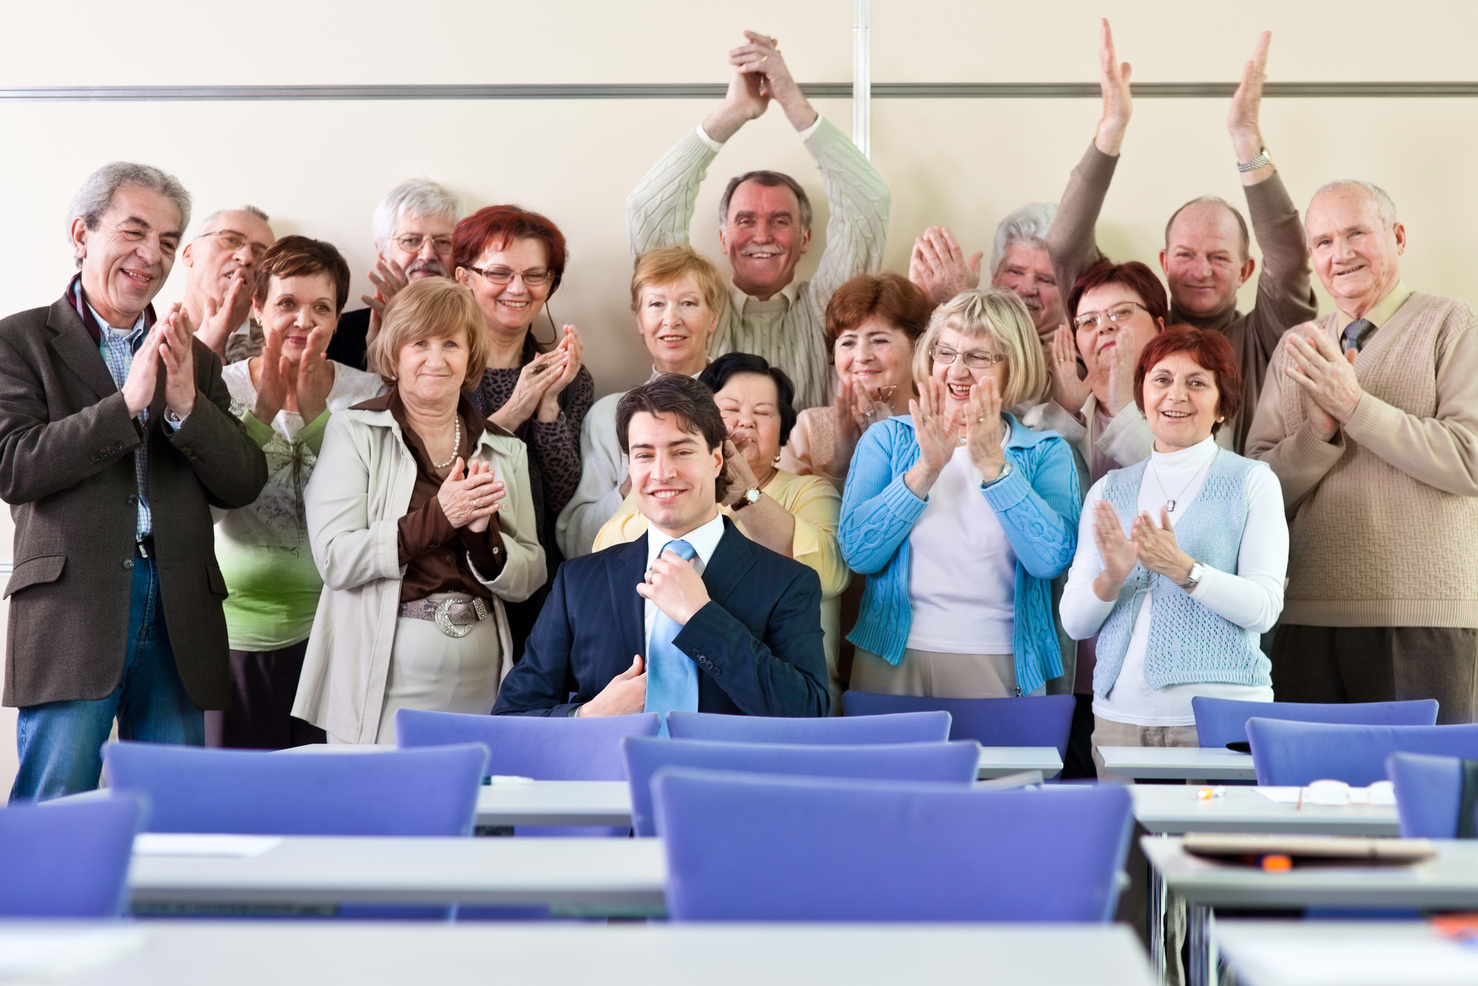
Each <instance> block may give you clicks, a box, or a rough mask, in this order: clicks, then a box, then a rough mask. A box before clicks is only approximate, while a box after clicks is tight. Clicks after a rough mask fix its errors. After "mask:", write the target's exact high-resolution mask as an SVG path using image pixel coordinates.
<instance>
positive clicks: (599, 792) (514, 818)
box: [477, 781, 631, 828]
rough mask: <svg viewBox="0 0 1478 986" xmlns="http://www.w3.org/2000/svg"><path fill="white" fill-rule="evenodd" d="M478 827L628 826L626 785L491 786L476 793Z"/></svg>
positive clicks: (628, 791) (536, 783)
mask: <svg viewBox="0 0 1478 986" xmlns="http://www.w3.org/2000/svg"><path fill="white" fill-rule="evenodd" d="M477 824H478V825H489V826H491V825H606V826H610V827H612V828H627V827H629V826H630V825H631V785H629V784H627V783H626V782H625V781H532V782H530V783H527V784H506V783H505V784H491V785H486V786H484V787H483V788H482V789H481V790H479V791H478V793H477Z"/></svg>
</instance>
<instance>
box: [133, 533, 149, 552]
mask: <svg viewBox="0 0 1478 986" xmlns="http://www.w3.org/2000/svg"><path fill="white" fill-rule="evenodd" d="M133 553H134V554H136V555H138V556H139V557H140V558H153V557H154V536H153V535H152V534H151V535H150V536H149V537H146V538H142V539H140V540H138V541H135V542H134V543H133Z"/></svg>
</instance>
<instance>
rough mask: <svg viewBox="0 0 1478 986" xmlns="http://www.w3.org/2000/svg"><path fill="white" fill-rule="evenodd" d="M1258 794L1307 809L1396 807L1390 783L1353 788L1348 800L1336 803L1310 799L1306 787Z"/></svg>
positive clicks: (1271, 789)
mask: <svg viewBox="0 0 1478 986" xmlns="http://www.w3.org/2000/svg"><path fill="white" fill-rule="evenodd" d="M1257 793H1258V794H1261V795H1262V796H1263V797H1265V798H1267V799H1268V800H1269V801H1271V802H1273V803H1274V804H1280V805H1296V804H1298V803H1299V801H1300V800H1302V802H1303V804H1304V805H1305V806H1306V807H1307V806H1310V805H1336V804H1337V805H1339V806H1342V805H1371V806H1373V807H1387V808H1393V807H1395V805H1396V789H1395V787H1393V786H1392V784H1391V782H1390V781H1376V782H1375V783H1374V784H1372V785H1370V786H1369V787H1352V788H1348V789H1347V793H1346V800H1343V801H1339V802H1337V803H1336V802H1334V801H1331V800H1316V799H1314V798H1311V797H1310V791H1309V788H1306V787H1272V786H1268V787H1261V786H1260V787H1258V788H1257Z"/></svg>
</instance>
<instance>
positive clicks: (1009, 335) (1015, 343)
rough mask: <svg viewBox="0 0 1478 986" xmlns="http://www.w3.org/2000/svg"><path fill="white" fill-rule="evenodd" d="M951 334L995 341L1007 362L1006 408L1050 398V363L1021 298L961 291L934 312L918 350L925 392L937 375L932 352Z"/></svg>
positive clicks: (917, 371)
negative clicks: (950, 331)
mask: <svg viewBox="0 0 1478 986" xmlns="http://www.w3.org/2000/svg"><path fill="white" fill-rule="evenodd" d="M945 329H953V330H954V331H956V332H958V333H960V335H962V336H966V337H968V338H972V339H989V340H990V341H991V343H992V344H993V345H994V346H995V347H996V349H997V350H998V351H999V352H1000V353H1001V354H1002V355H1004V356H1005V357H1006V360H1005V363H1006V386H1005V388H1004V390H1003V392H1002V394H1001V407H1002V408H1004V409H1006V410H1010V409H1011V408H1014V407H1020V406H1022V405H1024V404H1035V403H1036V402H1038V401H1040V400H1041V399H1042V398H1043V397H1044V396H1045V395H1046V393H1047V388H1048V387H1049V386H1050V384H1051V379H1050V378H1049V377H1048V375H1047V360H1046V358H1045V357H1043V356H1042V343H1041V340H1040V339H1038V337H1037V329H1036V326H1034V325H1033V324H1032V319H1031V315H1029V314H1028V313H1027V310H1026V305H1025V303H1023V302H1022V300H1021V299H1020V298H1019V297H1017V295H1016V292H1014V291H1004V290H999V289H996V288H977V289H975V290H973V291H961V292H960V293H959V294H957V295H955V296H954V297H953V298H951V299H950V300H949V301H946V302H945V303H944V304H942V305H940V306H939V307H938V308H936V309H934V315H933V316H932V317H931V318H930V319H929V328H928V329H926V330H924V337H923V338H922V339H920V340H919V344H918V345H917V346H916V347H914V356H913V375H914V381H915V382H916V383H918V384H919V385H920V386H922V385H923V384H924V382H925V381H926V380H928V379H929V377H930V376H931V375H932V374H933V371H934V357H933V356H931V355H930V350H932V349H933V348H934V343H935V342H937V341H938V340H939V334H940V333H941V332H943V331H944V330H945Z"/></svg>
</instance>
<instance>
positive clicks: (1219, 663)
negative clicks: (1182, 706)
mask: <svg viewBox="0 0 1478 986" xmlns="http://www.w3.org/2000/svg"><path fill="white" fill-rule="evenodd" d="M1148 464H1149V460H1148V459H1146V460H1144V461H1143V462H1140V463H1138V464H1136V465H1133V466H1129V467H1128V468H1126V469H1115V470H1114V471H1113V472H1111V473H1109V474H1108V476H1107V477H1105V479H1104V484H1103V498H1104V500H1105V501H1107V502H1108V503H1109V505H1111V506H1112V507H1113V508H1114V511H1115V512H1116V513H1117V514H1118V515H1119V522H1120V523H1121V524H1123V526H1124V533H1125V535H1126V536H1127V534H1128V533H1129V529H1130V527H1131V525H1133V523H1134V517H1135V515H1136V514H1137V513H1138V507H1139V484H1140V483H1141V482H1142V481H1143V479H1144V471H1145V467H1146V466H1147V465H1148ZM1257 468H1262V469H1266V468H1267V463H1264V462H1254V461H1252V460H1251V459H1244V458H1242V457H1241V456H1240V455H1236V454H1235V453H1232V452H1228V451H1227V450H1226V449H1217V452H1216V456H1215V458H1213V459H1212V460H1211V471H1210V472H1209V473H1208V474H1207V476H1206V483H1205V485H1204V486H1202V487H1201V492H1200V493H1198V494H1196V498H1195V499H1194V500H1192V501H1191V503H1190V504H1189V505H1188V506H1187V507H1186V509H1185V513H1184V514H1183V515H1182V516H1181V518H1180V519H1179V521H1177V522H1176V524H1175V540H1176V542H1177V543H1178V544H1179V545H1180V550H1182V551H1184V552H1185V553H1186V554H1188V555H1190V556H1191V557H1192V558H1194V559H1196V560H1197V561H1199V562H1200V563H1201V564H1203V565H1206V566H1207V567H1209V568H1215V569H1218V570H1220V571H1223V572H1233V573H1235V572H1236V571H1237V555H1238V552H1239V551H1240V550H1241V545H1242V531H1243V529H1244V528H1245V527H1246V524H1247V475H1248V473H1250V472H1251V471H1252V470H1253V469H1257ZM1158 520H1159V518H1156V521H1157V522H1158ZM1146 597H1148V598H1149V600H1150V620H1151V622H1150V640H1149V649H1148V651H1147V652H1146V653H1145V657H1144V676H1145V679H1146V680H1147V681H1149V683H1150V685H1151V686H1152V687H1154V688H1164V687H1165V686H1166V685H1185V684H1191V683H1194V682H1201V681H1215V682H1223V683H1225V684H1231V685H1264V686H1265V685H1270V684H1272V678H1271V677H1270V675H1269V672H1270V670H1271V668H1272V665H1271V664H1270V663H1269V661H1268V659H1267V657H1266V656H1264V654H1263V652H1262V651H1261V650H1260V649H1258V645H1257V644H1258V637H1257V634H1255V633H1253V632H1252V631H1251V630H1248V629H1245V628H1243V627H1239V626H1237V625H1236V624H1235V623H1233V622H1231V621H1230V620H1228V619H1226V618H1225V617H1222V616H1218V615H1217V614H1216V613H1213V612H1212V611H1211V610H1209V609H1207V608H1206V607H1205V606H1202V605H1201V604H1200V603H1197V602H1195V601H1194V600H1192V599H1191V597H1190V595H1189V594H1188V593H1187V592H1186V591H1185V590H1184V589H1182V588H1181V587H1180V586H1178V585H1176V584H1175V582H1173V581H1172V580H1170V579H1167V578H1166V577H1165V576H1163V575H1156V574H1153V573H1151V572H1149V571H1146V570H1145V568H1144V566H1142V565H1135V566H1134V571H1132V572H1130V573H1129V577H1128V578H1127V579H1126V580H1125V581H1124V586H1123V588H1122V589H1120V590H1119V601H1118V603H1117V604H1116V605H1115V606H1114V610H1113V612H1112V613H1110V614H1109V617H1108V619H1106V620H1104V622H1103V628H1102V629H1101V630H1100V631H1099V633H1098V663H1097V665H1096V666H1095V667H1094V669H1093V692H1094V694H1096V695H1099V696H1102V697H1107V695H1108V693H1109V691H1110V690H1112V688H1113V687H1114V682H1115V681H1116V680H1118V677H1119V671H1120V669H1121V668H1123V666H1124V655H1125V654H1126V653H1127V652H1128V650H1129V638H1130V636H1131V635H1132V634H1133V632H1134V623H1135V621H1136V620H1137V619H1138V617H1139V609H1140V607H1141V606H1143V605H1144V601H1145V598H1146Z"/></svg>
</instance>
